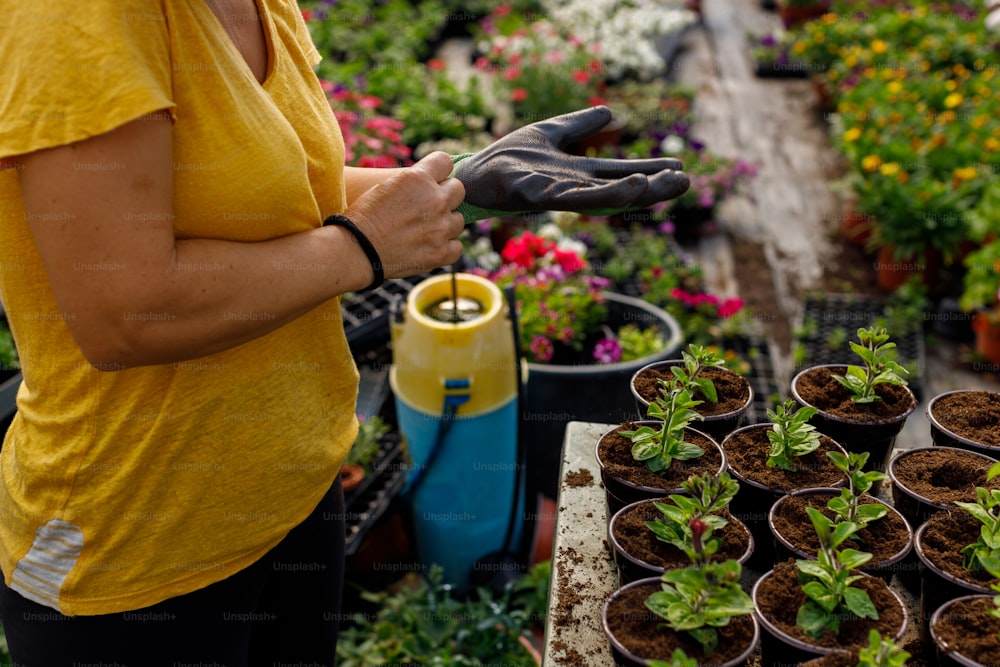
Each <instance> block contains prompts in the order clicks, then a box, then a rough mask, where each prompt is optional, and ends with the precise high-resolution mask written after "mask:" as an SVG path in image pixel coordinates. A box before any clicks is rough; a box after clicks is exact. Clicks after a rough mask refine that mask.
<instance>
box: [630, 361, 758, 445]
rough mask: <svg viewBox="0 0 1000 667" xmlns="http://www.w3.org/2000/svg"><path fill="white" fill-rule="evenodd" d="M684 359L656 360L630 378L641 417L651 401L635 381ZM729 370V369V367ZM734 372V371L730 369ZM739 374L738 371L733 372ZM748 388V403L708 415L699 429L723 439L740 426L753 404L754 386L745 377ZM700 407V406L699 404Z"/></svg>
mask: <svg viewBox="0 0 1000 667" xmlns="http://www.w3.org/2000/svg"><path fill="white" fill-rule="evenodd" d="M683 364H684V361H683V360H681V359H666V360H664V361H656V362H653V363H651V364H647V365H645V366H643V367H642V368H640V369H639V370H637V371H636V372H635V373H634V374H633V375H632V377H631V379H630V380H629V389H630V390H631V391H632V396H633V397H634V398H635V407H636V411H637V412H638V415H639V417H638V418H639V419H645V418H646V417H647V409H648V408H649V401H648V400H646V399H645V398H643V397H642V396H640V395H639V392H638V391H636V388H635V381H636V379H637V378H638V377H639V376H640V375H641V374H642V373H643V372H644V371H649V370H658V371H667V372H669V370H668V369H669V368H670V367H672V366H682V365H683ZM727 370H728V369H727ZM730 372H732V371H730ZM733 374H734V375H738V374H737V373H735V372H734V373H733ZM744 382H746V388H747V392H748V394H747V400H746V403H745V404H744V405H743V406H742V407H740V408H738V409H736V410H733V411H731V412H727V413H725V414H719V415H706V416H705V418H704V419H702V420H701V421H699V422H698V423H697V425H698V430H699V431H703V432H704V433H707V434H709V435H710V436H712V437H713V438H715V440H716V441H717V442H718V441H721V440H722V439H723V438H725V437H726V436H727V435H729V434H730V433H732V432H733V431H735V430H736V429H737V428H739V426H740V424H741V423H742V422H743V420H744V419H745V418H746V415H747V412H748V411H749V410H750V406H751V405H753V386H752V385H751V384H750V382H749V381H747V380H745V379H744ZM698 407H700V406H698ZM698 407H695V408H694V410H695V412H698Z"/></svg>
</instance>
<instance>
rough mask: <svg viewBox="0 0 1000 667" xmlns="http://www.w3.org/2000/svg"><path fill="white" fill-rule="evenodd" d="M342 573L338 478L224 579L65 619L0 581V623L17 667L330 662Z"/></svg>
mask: <svg viewBox="0 0 1000 667" xmlns="http://www.w3.org/2000/svg"><path fill="white" fill-rule="evenodd" d="M208 537H210V536H208ZM343 570H344V495H343V490H342V489H341V486H340V478H339V476H338V478H337V482H336V483H335V484H334V485H333V487H332V488H331V489H330V491H329V493H327V495H326V497H325V498H323V500H322V501H321V502H320V504H319V506H318V507H317V508H316V510H315V511H314V512H313V513H312V514H311V515H310V516H309V518H308V519H306V520H305V521H304V522H303V523H302V524H300V525H299V526H297V527H296V528H294V529H293V530H292V531H291V532H290V533H289V534H288V536H287V537H286V538H285V539H284V540H282V542H281V543H280V544H278V545H277V546H276V547H274V549H272V550H271V551H269V552H268V553H267V554H266V555H265V556H264V557H263V558H261V559H260V560H259V561H257V562H256V563H254V564H253V565H251V566H250V567H248V568H246V569H245V570H242V571H241V572H238V573H237V574H235V575H233V576H231V577H229V578H228V579H225V580H223V581H220V582H218V583H215V584H212V585H210V586H207V587H205V588H203V589H201V590H197V591H194V592H193V593H189V594H187V595H182V596H179V597H175V598H171V599H169V600H165V601H163V602H161V603H159V604H156V605H153V606H151V607H146V608H143V609H139V610H136V611H131V612H125V613H120V614H107V615H101V616H73V617H69V616H63V615H62V614H60V613H59V612H57V611H54V610H53V609H50V608H49V607H45V606H43V605H40V604H37V603H35V602H32V601H30V600H27V599H25V598H24V597H22V596H21V595H19V594H18V593H16V592H14V591H12V590H10V589H9V588H7V587H6V586H2V581H0V621H2V622H3V627H4V630H5V631H6V634H7V641H8V645H9V648H10V654H11V659H12V660H13V662H14V664H15V665H18V667H81V666H82V665H87V664H100V665H107V666H108V667H112V666H117V667H159V666H161V665H162V666H163V667H180V666H181V665H185V664H194V665H201V666H206V665H219V666H222V665H225V666H226V667H249V666H253V667H258V666H260V667H274V666H275V665H280V664H296V665H299V664H301V665H309V666H313V665H329V666H332V665H333V664H334V663H335V660H336V646H337V630H338V621H339V618H340V598H341V589H342V586H343V574H344V572H343Z"/></svg>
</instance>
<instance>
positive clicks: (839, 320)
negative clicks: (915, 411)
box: [795, 294, 926, 401]
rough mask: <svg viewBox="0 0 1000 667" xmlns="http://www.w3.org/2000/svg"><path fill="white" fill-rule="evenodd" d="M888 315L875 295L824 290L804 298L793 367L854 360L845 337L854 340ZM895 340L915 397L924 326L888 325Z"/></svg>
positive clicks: (923, 359)
mask: <svg viewBox="0 0 1000 667" xmlns="http://www.w3.org/2000/svg"><path fill="white" fill-rule="evenodd" d="M886 317H887V314H886V309H885V301H884V300H883V299H880V298H877V297H870V296H865V297H862V296H858V295H854V294H827V295H824V296H811V297H807V298H806V299H805V301H804V302H803V309H802V317H801V319H800V320H799V322H798V332H799V334H798V336H797V340H798V343H799V345H801V346H802V350H801V356H799V357H798V358H797V359H796V368H795V371H796V372H798V371H801V370H803V369H805V368H808V367H809V366H818V365H822V364H857V363H859V360H858V357H857V355H856V354H855V353H854V352H853V351H852V350H851V347H850V345H849V344H848V341H851V340H854V341H855V342H856V341H857V330H858V329H859V328H864V327H869V326H871V325H872V324H875V323H876V321H879V320H883V321H884V320H885V319H886ZM887 328H888V329H889V334H890V335H891V336H892V340H893V341H894V342H895V343H896V349H897V351H898V355H897V358H896V361H898V362H899V363H901V364H903V365H904V366H905V367H906V368H907V369H908V370H909V371H910V376H909V377H908V378H907V380H908V382H909V386H910V389H911V390H912V391H913V393H914V394H915V395H916V397H917V400H918V401H919V400H921V398H922V396H923V386H922V378H921V376H920V374H921V373H922V371H923V369H924V368H926V350H925V347H924V336H923V330H922V329H921V328H920V327H919V326H918V327H911V328H910V330H908V331H905V332H903V333H902V334H900V333H897V332H896V331H893V326H892V325H891V324H889V325H887Z"/></svg>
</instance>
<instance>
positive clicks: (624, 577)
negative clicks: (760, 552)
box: [608, 499, 754, 586]
mask: <svg viewBox="0 0 1000 667" xmlns="http://www.w3.org/2000/svg"><path fill="white" fill-rule="evenodd" d="M655 502H658V501H657V500H655V499H650V500H640V501H638V502H634V503H629V504H628V505H626V506H625V507H623V508H621V509H620V510H618V511H617V512H615V514H614V516H612V517H611V520H610V521H609V522H608V544H609V545H611V555H612V556H613V557H614V560H615V566H616V567H617V568H618V584H619V585H620V586H624V585H625V584H629V583H632V582H633V581H638V580H639V579H646V578H649V577H659V576H660V575H662V574H663V573H664V572H666V571H667V568H665V567H662V566H659V565H654V564H652V563H648V562H646V561H644V560H642V559H641V558H638V557H636V556H634V555H633V554H632V553H631V552H630V550H629V548H628V545H627V544H622V543H621V541H620V540H619V539H618V538H617V537H616V536H615V522H616V521H617V520H618V519H619V518H621V516H622V515H624V514H625V513H627V512H630V511H632V510H635V509H636V508H639V507H641V506H642V505H649V506H650V507H649V509H650V516H651V517H653V516H661V515H660V513H659V511H658V510H657V509H656V508H655V507H653V503H655ZM729 522H730V523H731V524H735V525H737V526H738V527H739V528H740V529H742V530H743V532H744V533H745V535H746V538H747V548H746V551H745V552H744V553H743V555H742V556H740V557H739V558H738V559H737V560H738V561H739V563H740V564H741V565H745V564H746V562H747V561H748V560H749V559H750V555H751V554H752V553H753V550H754V540H753V534H752V533H751V532H750V530H749V529H748V528H747V527H746V526H745V525H744V524H743V522H742V521H740V520H739V519H737V518H736V517H731V518H730V519H729ZM716 536H718V533H716Z"/></svg>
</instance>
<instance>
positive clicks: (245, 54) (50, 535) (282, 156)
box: [0, 0, 687, 667]
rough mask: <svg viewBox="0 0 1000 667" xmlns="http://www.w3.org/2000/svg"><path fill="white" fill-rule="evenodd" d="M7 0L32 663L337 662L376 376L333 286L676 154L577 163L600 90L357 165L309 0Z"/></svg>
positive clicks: (19, 420) (10, 589) (8, 481)
mask: <svg viewBox="0 0 1000 667" xmlns="http://www.w3.org/2000/svg"><path fill="white" fill-rule="evenodd" d="M2 10H3V11H0V54H3V55H2V61H0V71H3V72H4V73H3V76H2V77H0V167H3V168H2V169H0V300H2V302H3V304H4V307H5V309H6V311H7V314H8V320H9V323H10V326H11V329H12V331H13V334H14V337H15V340H16V342H17V346H18V351H19V356H20V359H21V362H22V370H23V383H22V386H21V389H20V392H19V395H18V413H17V415H16V417H15V419H14V422H13V423H12V425H11V427H10V429H9V430H8V433H7V437H6V439H5V441H4V443H3V449H2V451H0V569H2V571H3V586H2V587H0V620H2V622H3V624H4V627H5V630H6V632H7V636H8V641H9V645H10V650H11V655H12V657H13V659H14V661H15V663H16V664H19V665H26V666H29V667H36V666H40V667H58V666H60V665H67V666H69V665H77V664H86V663H93V664H115V663H118V664H123V665H143V666H146V665H160V664H162V665H180V664H185V663H187V664H213V663H218V664H226V665H230V666H233V665H248V664H255V665H256V664H261V665H270V664H277V663H302V664H323V665H329V664H333V662H334V656H335V646H336V634H337V626H338V619H339V611H340V587H341V579H342V576H343V573H342V561H343V539H344V538H343V499H342V493H341V491H340V488H339V485H338V483H337V482H336V479H337V471H338V470H339V467H340V464H341V462H342V461H343V459H344V456H345V454H346V452H347V450H348V448H349V447H350V446H351V443H352V442H353V441H354V438H355V435H356V432H357V422H356V418H355V415H354V405H355V400H356V396H357V380H358V375H357V370H356V368H355V367H354V364H353V359H352V356H351V354H350V350H349V348H348V346H347V341H346V338H345V336H344V331H343V325H342V323H341V316H340V305H339V299H338V296H339V295H340V294H343V293H345V292H351V291H360V290H363V289H365V288H368V287H372V286H375V285H377V284H378V283H380V282H381V280H382V279H383V278H391V277H404V276H410V275H419V274H422V273H425V272H427V271H429V270H431V269H433V268H435V267H439V266H444V265H447V264H451V263H453V262H455V261H456V260H457V259H458V258H459V256H460V255H461V250H462V246H461V243H460V242H459V241H458V240H457V237H458V236H459V234H460V232H461V231H462V229H463V223H464V220H465V219H468V218H469V217H470V216H473V217H474V216H475V215H477V214H484V211H483V209H490V208H501V209H502V208H504V207H505V206H512V205H514V206H519V207H535V208H547V207H556V206H560V205H563V204H564V205H566V206H576V207H577V208H576V209H574V210H580V208H581V207H583V208H592V207H594V206H597V205H605V204H606V203H608V202H611V203H612V204H614V205H615V206H619V207H625V206H629V205H642V204H648V203H649V202H651V201H656V200H659V199H665V198H669V197H672V196H676V195H678V194H680V193H681V192H683V190H684V188H686V187H687V182H686V179H685V178H684V177H683V174H680V173H679V172H678V170H679V168H680V166H679V165H677V164H676V163H673V162H671V161H666V162H663V161H659V162H656V161H653V162H649V163H646V164H640V162H642V161H636V162H635V163H633V164H631V166H630V167H629V168H625V167H623V166H621V165H619V164H617V161H611V162H607V161H604V162H602V161H592V160H588V161H585V162H581V163H573V164H572V165H571V164H570V162H568V161H567V160H569V158H567V157H566V156H565V154H562V153H560V152H559V151H558V150H557V146H555V144H558V143H560V142H562V140H563V139H565V138H566V137H565V136H564V134H565V132H567V131H568V132H570V133H571V134H572V133H574V132H575V133H576V134H579V133H580V132H583V133H586V132H587V131H589V130H587V127H590V126H592V125H593V124H594V123H595V122H596V121H600V122H598V123H597V127H599V126H600V125H601V124H603V122H605V121H606V120H607V117H606V116H605V115H604V114H605V112H606V110H598V111H595V112H593V113H588V114H587V122H586V123H585V125H586V126H587V127H585V128H583V129H581V127H582V126H580V125H579V121H577V120H574V121H572V122H570V123H568V126H569V127H570V129H569V130H567V123H562V124H560V122H556V123H554V124H549V125H545V126H543V125H539V127H538V128H534V129H528V130H525V133H522V134H519V135H516V136H512V138H510V139H506V138H505V139H502V140H501V141H499V142H498V143H497V144H496V146H495V147H494V148H492V149H487V151H484V152H482V153H481V154H477V155H476V156H472V157H469V158H467V159H465V160H462V161H461V162H458V165H457V167H456V166H454V165H453V160H452V159H451V158H449V156H447V155H445V154H443V153H435V154H433V155H430V156H428V157H426V158H425V159H423V160H422V161H420V162H419V163H417V164H416V165H414V166H413V167H410V168H406V169H387V170H362V169H353V168H349V167H345V166H344V152H343V141H342V139H341V137H340V133H339V130H338V127H337V124H336V121H335V119H334V117H333V114H331V113H330V108H329V103H328V102H327V100H326V97H325V95H324V94H323V92H322V89H321V88H320V86H319V83H318V81H317V79H316V77H315V74H314V73H313V70H312V68H313V67H314V66H315V65H316V64H317V62H318V60H319V54H318V53H317V52H316V50H315V48H314V47H313V45H312V43H311V42H310V40H309V36H308V32H307V30H306V27H305V25H304V24H303V22H302V18H301V15H300V13H299V10H298V7H297V5H296V4H295V2H294V1H293V0H228V1H227V0H160V1H159V2H149V1H148V0H115V1H114V2H112V1H111V0H94V1H93V2H86V3H81V2H75V1H71V0H53V1H51V2H45V3H21V2H4V3H3V6H2ZM602 119H603V120H602ZM529 128H530V126H529ZM550 140H552V141H554V142H555V144H551V145H550V143H549V141H550ZM453 169H454V172H455V177H454V178H449V176H451V175H452V173H453ZM580 169H583V170H584V172H586V173H583V172H580V171H579V170H580ZM581 174H583V175H581ZM584 176H586V178H585V177H584ZM588 178H589V179H590V180H588ZM591 181H592V182H591ZM582 185H586V186H588V187H581V186H582ZM589 186H593V187H592V188H591V187H589ZM588 192H589V193H592V194H590V195H588V194H587V193H588ZM526 193H527V194H526ZM474 194H475V196H473V195H474ZM574 198H575V199H574ZM463 200H465V201H464V202H463ZM460 205H461V206H462V207H463V208H462V210H463V213H459V212H456V209H458V208H459V207H460ZM473 205H478V206H479V208H478V209H476V208H475V207H474V206H473ZM470 207H472V208H470ZM515 210H516V209H515ZM470 211H471V212H470ZM477 212H478V213H477ZM324 222H325V223H326V224H324Z"/></svg>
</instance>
